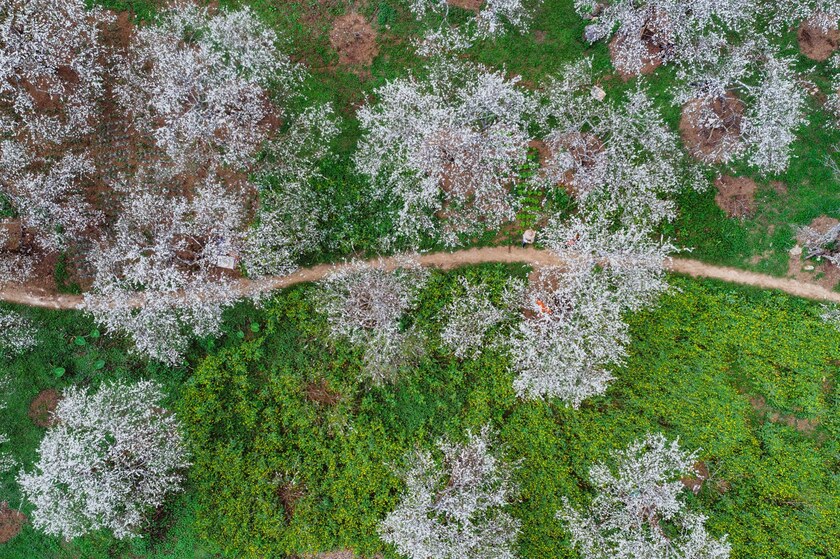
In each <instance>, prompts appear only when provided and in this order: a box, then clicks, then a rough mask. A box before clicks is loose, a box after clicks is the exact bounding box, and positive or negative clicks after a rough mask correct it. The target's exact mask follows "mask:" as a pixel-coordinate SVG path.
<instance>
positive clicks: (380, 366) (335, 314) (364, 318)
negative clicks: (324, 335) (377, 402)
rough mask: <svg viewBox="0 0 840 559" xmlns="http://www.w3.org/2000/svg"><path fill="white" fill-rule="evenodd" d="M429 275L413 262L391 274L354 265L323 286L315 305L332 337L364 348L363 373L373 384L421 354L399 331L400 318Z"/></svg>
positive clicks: (410, 335) (412, 335) (409, 335)
mask: <svg viewBox="0 0 840 559" xmlns="http://www.w3.org/2000/svg"><path fill="white" fill-rule="evenodd" d="M427 277H428V274H427V272H426V271H425V270H423V269H422V268H421V267H420V265H419V264H418V263H417V262H416V261H411V260H408V259H405V260H403V261H402V262H401V263H400V266H399V267H398V268H397V269H396V270H395V271H394V272H389V271H388V270H386V269H385V268H384V267H382V266H378V267H377V266H371V265H369V264H366V263H363V262H358V263H355V264H353V265H351V266H348V267H346V268H343V269H340V270H338V271H336V272H334V273H332V274H331V275H329V276H327V278H326V279H324V280H323V281H322V283H321V289H320V290H319V292H318V294H317V295H316V305H317V307H318V308H319V310H320V311H321V312H322V313H324V314H325V315H326V316H327V320H328V321H329V324H330V329H331V332H332V335H333V337H335V338H338V339H346V340H347V341H349V342H350V343H352V344H355V345H361V346H363V347H364V349H365V374H366V375H367V376H368V377H369V378H371V379H372V380H373V381H374V382H375V383H380V382H383V381H387V380H391V379H393V378H394V376H395V375H396V373H397V372H398V370H399V367H400V366H401V365H402V364H403V363H405V362H406V361H407V360H409V359H411V358H412V357H413V356H415V355H416V354H417V353H419V352H420V351H421V348H420V347H419V345H418V343H419V342H418V340H417V334H416V333H415V332H413V331H406V330H404V329H402V328H401V326H400V320H401V319H402V317H403V314H404V313H405V312H406V311H407V310H408V309H409V308H411V306H412V305H413V303H414V300H415V298H416V296H417V294H418V292H419V291H420V290H421V289H422V288H423V285H424V283H425V281H426V278H427Z"/></svg>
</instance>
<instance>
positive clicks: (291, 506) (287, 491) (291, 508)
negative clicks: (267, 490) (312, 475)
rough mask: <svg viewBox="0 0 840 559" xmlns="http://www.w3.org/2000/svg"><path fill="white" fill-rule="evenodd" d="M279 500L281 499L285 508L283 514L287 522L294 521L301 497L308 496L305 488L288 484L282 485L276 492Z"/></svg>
mask: <svg viewBox="0 0 840 559" xmlns="http://www.w3.org/2000/svg"><path fill="white" fill-rule="evenodd" d="M275 493H276V494H277V498H278V499H280V504H281V505H282V506H283V514H284V516H285V517H286V522H289V521H291V520H292V517H293V516H294V515H295V505H296V504H297V502H298V501H299V500H300V498H301V497H303V496H304V495H306V490H305V488H304V487H303V486H302V485H300V484H297V483H292V482H287V483H284V484H282V485H280V486H279V487H278V488H277V490H276V491H275Z"/></svg>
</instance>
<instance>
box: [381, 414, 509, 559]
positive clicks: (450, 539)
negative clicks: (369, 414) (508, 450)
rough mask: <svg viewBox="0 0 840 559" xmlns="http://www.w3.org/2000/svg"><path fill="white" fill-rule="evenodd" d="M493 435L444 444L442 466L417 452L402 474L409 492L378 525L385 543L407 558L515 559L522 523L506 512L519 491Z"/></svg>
mask: <svg viewBox="0 0 840 559" xmlns="http://www.w3.org/2000/svg"><path fill="white" fill-rule="evenodd" d="M493 444H494V443H493V441H492V439H491V433H490V430H489V428H488V427H484V428H483V429H482V430H481V432H480V433H478V434H473V433H471V432H469V431H468V432H467V441H466V443H453V442H451V441H446V440H442V441H440V442H439V443H438V448H439V449H440V451H441V453H442V454H443V461H442V464H441V463H439V462H438V461H437V460H435V458H434V456H433V455H432V454H431V453H430V452H428V451H423V450H418V451H416V452H415V453H413V454H412V455H411V456H410V457H409V458H408V467H407V468H406V471H405V472H404V474H403V480H404V481H405V484H406V491H405V493H404V495H403V497H402V500H401V501H400V503H399V505H397V508H396V509H394V510H393V511H391V512H390V513H388V515H387V516H386V517H385V519H384V520H383V521H382V522H381V523H380V525H379V534H380V537H381V538H382V540H383V541H385V542H386V543H389V544H392V545H393V546H394V547H396V549H397V551H398V552H399V553H400V554H401V555H403V556H405V557H408V558H409V559H513V558H515V557H516V552H515V549H514V545H515V543H516V538H517V537H518V535H519V530H520V522H519V521H518V520H516V519H515V518H513V517H512V516H510V514H508V513H507V512H505V511H504V510H503V508H504V507H505V505H507V504H508V502H510V500H511V499H512V498H513V496H514V493H515V491H516V487H515V484H514V483H513V481H512V479H511V473H512V471H511V468H510V467H509V466H508V465H507V464H505V462H504V460H503V457H502V456H501V454H500V453H499V452H498V451H494V450H493V448H492V446H493Z"/></svg>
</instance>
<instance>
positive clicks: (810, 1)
mask: <svg viewBox="0 0 840 559" xmlns="http://www.w3.org/2000/svg"><path fill="white" fill-rule="evenodd" d="M764 9H765V11H766V12H767V15H768V16H769V20H768V24H769V27H770V29H771V30H773V31H775V32H777V33H782V32H784V31H786V30H787V29H788V28H789V27H790V26H791V25H792V24H795V23H799V22H801V21H807V22H808V24H809V25H810V26H812V27H815V28H818V29H821V30H822V31H824V32H827V31H829V30H831V29H837V26H838V22H840V4H838V3H837V0H779V1H778V2H775V3H773V5H772V6H770V5H768V6H765V7H764Z"/></svg>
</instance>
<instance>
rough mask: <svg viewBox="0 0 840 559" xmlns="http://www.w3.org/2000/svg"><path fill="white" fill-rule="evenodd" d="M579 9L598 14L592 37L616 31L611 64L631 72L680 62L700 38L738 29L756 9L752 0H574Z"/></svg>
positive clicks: (590, 32) (589, 35)
mask: <svg viewBox="0 0 840 559" xmlns="http://www.w3.org/2000/svg"><path fill="white" fill-rule="evenodd" d="M596 6H597V8H596ZM575 8H576V9H577V11H578V13H580V14H581V15H583V16H585V17H592V16H591V15H590V14H593V13H594V14H596V15H595V22H594V23H592V24H591V25H589V26H587V28H586V31H585V34H584V35H585V38H586V40H588V41H589V42H595V41H598V40H601V39H604V38H607V37H610V36H612V35H613V34H615V38H614V39H613V43H612V44H611V45H610V49H611V51H612V55H613V64H614V65H615V67H616V69H617V70H618V71H619V72H621V73H623V74H629V75H636V74H639V73H640V72H642V71H643V69H645V71H648V69H652V68H653V67H655V66H658V65H659V64H663V63H668V62H673V61H679V60H680V58H681V57H682V56H683V55H685V54H687V53H689V52H692V51H695V49H696V46H695V44H694V42H695V41H696V40H697V39H698V38H699V37H702V36H703V35H705V34H708V33H713V32H717V31H719V30H721V29H727V30H730V31H738V30H740V29H741V28H742V27H743V25H744V24H745V23H748V22H749V21H750V19H751V14H752V13H753V12H754V7H753V3H752V2H750V1H749V0H725V1H716V0H641V1H637V0H618V1H616V2H609V3H606V4H603V3H596V2H594V1H593V0H575ZM646 66H647V68H645V67H646Z"/></svg>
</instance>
